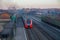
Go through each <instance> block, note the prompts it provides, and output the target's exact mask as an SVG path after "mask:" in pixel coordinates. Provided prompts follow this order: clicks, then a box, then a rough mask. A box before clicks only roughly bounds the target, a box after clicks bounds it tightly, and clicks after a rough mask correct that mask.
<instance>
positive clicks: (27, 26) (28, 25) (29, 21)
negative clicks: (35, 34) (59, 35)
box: [23, 17, 33, 29]
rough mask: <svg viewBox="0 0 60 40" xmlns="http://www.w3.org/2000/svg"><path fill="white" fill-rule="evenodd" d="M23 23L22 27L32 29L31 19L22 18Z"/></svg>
mask: <svg viewBox="0 0 60 40" xmlns="http://www.w3.org/2000/svg"><path fill="white" fill-rule="evenodd" d="M23 23H24V27H25V28H26V29H29V28H30V29H31V28H32V27H33V24H32V19H31V18H28V17H23Z"/></svg>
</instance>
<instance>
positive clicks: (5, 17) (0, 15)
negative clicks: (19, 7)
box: [0, 12, 10, 19]
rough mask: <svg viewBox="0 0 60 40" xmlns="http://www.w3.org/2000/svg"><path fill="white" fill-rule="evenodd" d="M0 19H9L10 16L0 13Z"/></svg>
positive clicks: (6, 13)
mask: <svg viewBox="0 0 60 40" xmlns="http://www.w3.org/2000/svg"><path fill="white" fill-rule="evenodd" d="M0 18H1V19H9V18H10V14H9V13H8V12H1V13H0Z"/></svg>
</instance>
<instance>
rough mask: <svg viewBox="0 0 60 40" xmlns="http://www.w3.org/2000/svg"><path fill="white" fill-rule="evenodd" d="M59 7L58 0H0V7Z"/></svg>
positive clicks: (59, 0)
mask: <svg viewBox="0 0 60 40" xmlns="http://www.w3.org/2000/svg"><path fill="white" fill-rule="evenodd" d="M11 6H17V7H19V8H27V7H28V8H60V0H0V8H2V9H7V8H8V7H11Z"/></svg>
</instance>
